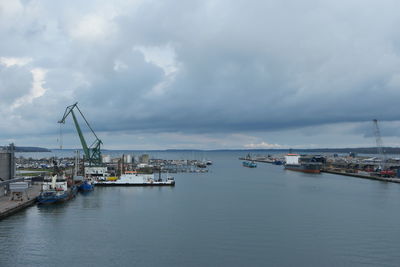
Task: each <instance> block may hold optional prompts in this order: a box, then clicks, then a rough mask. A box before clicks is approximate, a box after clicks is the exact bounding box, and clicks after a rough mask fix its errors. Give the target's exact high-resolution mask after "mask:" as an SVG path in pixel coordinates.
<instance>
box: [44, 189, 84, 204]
mask: <svg viewBox="0 0 400 267" xmlns="http://www.w3.org/2000/svg"><path fill="white" fill-rule="evenodd" d="M77 191H78V189H77V187H76V186H73V187H71V188H68V190H67V191H66V192H64V193H63V194H60V195H56V194H52V193H51V192H50V193H49V192H42V193H40V195H39V196H38V197H37V202H38V204H40V205H50V204H55V203H61V202H65V201H68V200H71V199H72V198H74V197H75V196H76V192H77Z"/></svg>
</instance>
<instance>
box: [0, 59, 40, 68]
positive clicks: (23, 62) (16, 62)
mask: <svg viewBox="0 0 400 267" xmlns="http://www.w3.org/2000/svg"><path fill="white" fill-rule="evenodd" d="M30 62H32V58H29V57H0V64H2V65H4V66H6V67H7V68H8V67H12V66H18V67H22V66H25V65H27V64H29V63H30Z"/></svg>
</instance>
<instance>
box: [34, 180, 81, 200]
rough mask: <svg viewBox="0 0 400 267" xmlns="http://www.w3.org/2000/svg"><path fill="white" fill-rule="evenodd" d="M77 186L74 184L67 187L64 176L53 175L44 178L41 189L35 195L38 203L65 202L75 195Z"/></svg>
mask: <svg viewBox="0 0 400 267" xmlns="http://www.w3.org/2000/svg"><path fill="white" fill-rule="evenodd" d="M77 191H78V188H77V187H76V186H75V185H74V186H71V187H68V185H67V179H65V176H62V177H58V175H54V176H53V177H51V180H45V181H44V182H43V184H42V191H41V192H40V194H39V196H38V197H37V201H38V203H39V204H54V203H59V202H65V201H68V200H70V199H72V198H74V197H75V195H76V192H77Z"/></svg>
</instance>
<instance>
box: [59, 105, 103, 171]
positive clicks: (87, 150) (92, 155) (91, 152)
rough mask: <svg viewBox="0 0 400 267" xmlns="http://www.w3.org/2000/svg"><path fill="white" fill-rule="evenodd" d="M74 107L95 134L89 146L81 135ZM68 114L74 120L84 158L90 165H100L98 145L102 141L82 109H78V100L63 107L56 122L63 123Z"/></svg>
mask: <svg viewBox="0 0 400 267" xmlns="http://www.w3.org/2000/svg"><path fill="white" fill-rule="evenodd" d="M74 109H77V110H78V111H79V113H80V114H81V116H82V118H83V119H84V120H85V122H86V125H87V126H88V127H89V129H90V130H91V131H92V133H93V135H94V136H95V141H94V142H93V144H92V145H91V146H90V147H88V145H87V143H86V140H85V137H84V136H83V133H82V130H81V127H80V126H79V123H78V119H77V118H76V115H75V113H74ZM69 114H71V115H72V119H73V120H74V124H75V128H76V131H77V132H78V135H79V139H80V140H81V144H82V148H83V153H84V159H85V160H87V161H88V162H89V165H90V166H93V165H97V166H98V165H101V163H102V158H101V151H100V145H102V144H103V142H102V141H101V140H100V139H99V138H98V137H97V135H96V133H95V132H94V131H93V129H92V127H91V126H90V124H89V122H88V121H87V120H86V118H85V116H84V115H83V113H82V111H81V110H80V109H79V107H78V102H76V103H75V104H73V105H70V106H68V107H67V108H66V109H65V112H64V116H63V117H62V119H61V120H59V121H58V123H62V124H64V123H65V119H66V118H67V117H68V115H69Z"/></svg>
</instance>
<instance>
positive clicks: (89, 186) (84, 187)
mask: <svg viewBox="0 0 400 267" xmlns="http://www.w3.org/2000/svg"><path fill="white" fill-rule="evenodd" d="M78 190H79V191H81V192H88V191H93V190H94V184H93V182H91V181H89V180H84V181H83V183H81V184H80V185H79V187H78Z"/></svg>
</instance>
